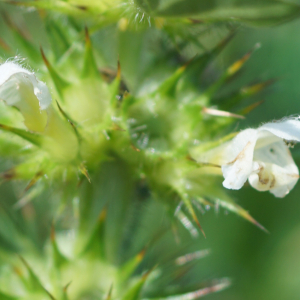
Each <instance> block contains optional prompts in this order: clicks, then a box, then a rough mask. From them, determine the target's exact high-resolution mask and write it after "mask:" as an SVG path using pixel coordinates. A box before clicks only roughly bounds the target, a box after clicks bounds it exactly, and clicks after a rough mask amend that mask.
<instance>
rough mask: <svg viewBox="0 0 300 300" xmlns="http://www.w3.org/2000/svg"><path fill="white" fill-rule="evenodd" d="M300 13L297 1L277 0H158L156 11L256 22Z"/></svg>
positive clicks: (268, 22)
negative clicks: (285, 0)
mask: <svg viewBox="0 0 300 300" xmlns="http://www.w3.org/2000/svg"><path fill="white" fill-rule="evenodd" d="M299 14H300V6H299V5H297V4H294V3H289V2H284V1H279V0H235V1H230V0H222V1H212V0H161V1H160V5H159V6H158V9H157V11H156V15H157V16H162V17H185V18H192V19H195V20H200V21H206V22H218V21H238V22H243V23H246V24H249V25H256V26H259V25H275V24H278V23H282V22H284V21H288V20H291V19H293V18H296V17H298V16H299Z"/></svg>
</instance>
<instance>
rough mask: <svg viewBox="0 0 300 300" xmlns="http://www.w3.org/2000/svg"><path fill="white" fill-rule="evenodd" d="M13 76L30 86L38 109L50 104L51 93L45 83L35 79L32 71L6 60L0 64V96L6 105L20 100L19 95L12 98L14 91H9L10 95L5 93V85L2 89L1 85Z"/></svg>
mask: <svg viewBox="0 0 300 300" xmlns="http://www.w3.org/2000/svg"><path fill="white" fill-rule="evenodd" d="M15 76H18V80H20V81H22V82H24V83H25V84H27V85H30V86H31V88H32V90H33V93H34V95H35V96H36V97H37V99H38V102H39V107H40V109H42V110H44V109H46V108H47V107H48V106H49V105H50V103H51V95H50V92H49V90H48V88H47V86H46V85H45V83H43V82H41V81H39V80H37V79H36V77H35V75H34V73H32V72H30V71H28V70H26V69H25V68H22V67H21V66H19V65H18V64H16V63H13V62H6V63H4V64H2V65H0V98H1V99H3V100H4V101H6V102H7V104H8V105H14V104H15V103H16V102H18V101H21V99H20V98H19V97H17V98H14V97H16V94H15V93H11V95H10V94H9V93H7V87H6V88H5V92H4V90H3V86H4V85H6V83H8V82H9V81H10V80H12V79H13V78H14V77H15ZM16 87H17V86H16ZM16 87H15V88H16Z"/></svg>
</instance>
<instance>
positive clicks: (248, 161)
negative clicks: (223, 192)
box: [222, 129, 258, 190]
mask: <svg viewBox="0 0 300 300" xmlns="http://www.w3.org/2000/svg"><path fill="white" fill-rule="evenodd" d="M257 133H258V132H257V130H255V129H246V130H244V131H242V132H240V133H239V134H238V135H237V136H236V137H235V138H234V139H233V140H232V142H231V144H229V146H228V147H227V149H226V157H227V158H228V163H227V164H224V165H222V172H223V176H224V178H225V180H224V181H223V186H224V187H225V188H228V189H234V190H238V189H240V188H241V187H242V186H243V185H244V183H245V182H246V180H247V178H248V176H249V175H250V174H251V172H252V170H253V153H254V147H255V144H256V139H257Z"/></svg>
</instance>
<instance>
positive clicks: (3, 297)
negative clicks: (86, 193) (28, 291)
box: [0, 292, 18, 300]
mask: <svg viewBox="0 0 300 300" xmlns="http://www.w3.org/2000/svg"><path fill="white" fill-rule="evenodd" d="M0 299H1V300H17V299H18V298H17V297H12V296H8V295H7V294H4V293H2V292H0Z"/></svg>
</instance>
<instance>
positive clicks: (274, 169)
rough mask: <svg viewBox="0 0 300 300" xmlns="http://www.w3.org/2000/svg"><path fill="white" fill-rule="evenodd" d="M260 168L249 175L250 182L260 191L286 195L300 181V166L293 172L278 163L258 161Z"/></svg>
mask: <svg viewBox="0 0 300 300" xmlns="http://www.w3.org/2000/svg"><path fill="white" fill-rule="evenodd" d="M258 164H259V169H258V170H257V171H254V172H253V173H252V174H251V175H250V176H249V183H250V185H251V186H252V187H254V188H255V189H257V190H259V191H268V190H270V192H271V193H272V194H274V195H275V196H276V197H284V196H285V195H286V194H288V193H289V192H290V190H291V189H292V188H293V187H294V186H295V184H296V183H297V181H298V177H299V176H298V168H297V167H296V169H297V170H296V173H291V172H289V171H288V170H286V169H285V168H282V167H280V166H278V165H276V164H272V163H264V162H258Z"/></svg>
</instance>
